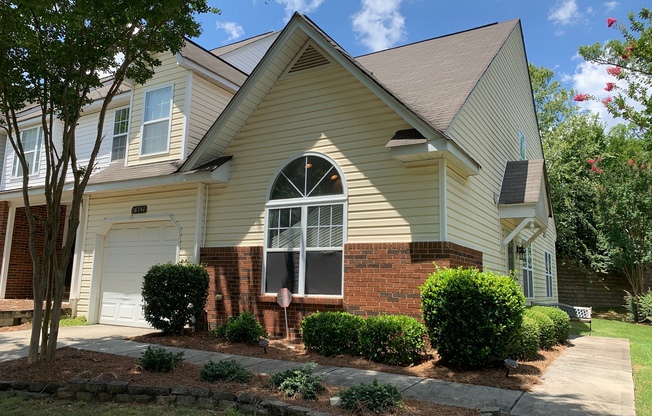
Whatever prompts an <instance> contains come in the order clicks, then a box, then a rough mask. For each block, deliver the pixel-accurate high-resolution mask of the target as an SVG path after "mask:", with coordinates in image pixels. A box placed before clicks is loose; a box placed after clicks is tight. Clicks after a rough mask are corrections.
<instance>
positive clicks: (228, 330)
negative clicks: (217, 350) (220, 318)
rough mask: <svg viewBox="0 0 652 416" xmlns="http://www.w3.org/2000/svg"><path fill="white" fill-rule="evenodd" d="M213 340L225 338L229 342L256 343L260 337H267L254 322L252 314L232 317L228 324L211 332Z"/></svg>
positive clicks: (246, 313) (259, 325) (263, 330)
mask: <svg viewBox="0 0 652 416" xmlns="http://www.w3.org/2000/svg"><path fill="white" fill-rule="evenodd" d="M211 336H212V337H214V338H225V339H226V340H227V341H229V342H250V343H251V342H258V340H259V339H260V338H261V337H267V332H266V331H265V328H263V326H262V325H261V324H259V323H258V322H257V321H256V318H255V317H254V314H253V313H252V312H245V313H241V314H240V315H238V316H232V317H231V318H229V320H228V322H227V323H225V324H222V325H220V326H218V327H217V328H215V329H214V330H212V331H211Z"/></svg>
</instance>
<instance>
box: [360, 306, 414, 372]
mask: <svg viewBox="0 0 652 416" xmlns="http://www.w3.org/2000/svg"><path fill="white" fill-rule="evenodd" d="M426 335H427V331H426V327H425V326H424V325H423V324H422V323H421V322H419V321H417V320H416V319H414V318H411V317H409V316H403V315H380V316H372V317H370V318H368V319H366V322H365V324H364V325H363V326H362V328H361V329H360V338H359V339H360V353H361V354H362V355H363V356H364V357H365V358H367V359H369V360H372V361H376V362H380V363H387V364H390V365H409V364H415V363H417V362H419V361H421V359H422V358H423V354H424V352H425V345H426Z"/></svg>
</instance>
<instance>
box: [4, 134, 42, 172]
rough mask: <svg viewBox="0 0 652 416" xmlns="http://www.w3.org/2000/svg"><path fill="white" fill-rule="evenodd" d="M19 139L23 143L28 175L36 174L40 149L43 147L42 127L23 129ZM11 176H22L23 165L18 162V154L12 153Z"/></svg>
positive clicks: (39, 160) (39, 162)
mask: <svg viewBox="0 0 652 416" xmlns="http://www.w3.org/2000/svg"><path fill="white" fill-rule="evenodd" d="M20 141H21V143H22V145H23V152H24V153H25V159H26V160H27V166H28V170H29V175H36V174H38V172H39V167H40V164H41V149H42V147H43V129H42V128H41V127H34V128H32V129H28V130H23V131H22V132H21V134H20ZM11 176H13V177H19V176H23V167H22V166H21V164H20V160H19V159H18V155H14V165H13V168H12V170H11Z"/></svg>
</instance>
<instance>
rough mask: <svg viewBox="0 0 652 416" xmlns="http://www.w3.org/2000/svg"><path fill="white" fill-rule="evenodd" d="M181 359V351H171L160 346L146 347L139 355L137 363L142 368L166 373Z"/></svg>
mask: <svg viewBox="0 0 652 416" xmlns="http://www.w3.org/2000/svg"><path fill="white" fill-rule="evenodd" d="M181 361H183V351H181V352H178V353H176V354H175V353H173V352H170V351H167V350H165V348H160V347H154V348H152V347H147V349H146V350H145V351H143V353H142V354H141V355H140V359H139V360H138V365H139V366H141V367H142V369H143V370H147V371H154V372H157V373H168V372H170V371H172V370H174V368H175V367H176V366H177V365H179V363H181Z"/></svg>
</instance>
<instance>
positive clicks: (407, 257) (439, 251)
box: [201, 242, 482, 337]
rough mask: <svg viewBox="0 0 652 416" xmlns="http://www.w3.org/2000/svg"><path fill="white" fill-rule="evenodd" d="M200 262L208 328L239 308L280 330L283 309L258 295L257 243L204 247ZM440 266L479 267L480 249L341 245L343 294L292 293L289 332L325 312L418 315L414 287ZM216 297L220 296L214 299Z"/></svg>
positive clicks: (444, 245)
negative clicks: (206, 281) (307, 295)
mask: <svg viewBox="0 0 652 416" xmlns="http://www.w3.org/2000/svg"><path fill="white" fill-rule="evenodd" d="M201 263H202V264H205V265H206V268H207V270H208V272H209V275H210V279H211V280H210V282H211V283H210V288H209V296H208V302H207V305H206V310H207V313H208V321H209V324H210V325H211V327H213V326H215V325H216V324H221V323H224V322H226V320H227V319H228V318H229V317H231V316H233V315H236V314H238V313H240V312H246V311H251V312H253V313H254V314H255V315H256V316H257V318H258V320H259V321H260V322H261V323H262V324H263V326H265V328H266V329H267V331H268V332H269V333H270V335H272V336H282V335H284V333H285V318H284V314H283V309H282V308H281V307H280V306H278V304H277V303H276V297H275V296H262V295H261V294H260V293H261V283H262V266H263V248H262V247H207V248H203V249H202V250H201ZM433 263H436V264H437V265H439V266H442V267H458V266H466V267H469V266H475V267H478V268H482V253H481V252H479V251H476V250H472V249H469V248H466V247H463V246H460V245H457V244H453V243H440V242H424V243H360V244H346V245H345V246H344V296H343V298H341V299H333V298H299V297H294V298H293V300H292V304H291V305H290V306H289V307H288V308H287V313H288V321H289V326H290V332H291V336H293V337H296V336H298V334H299V325H300V323H301V320H302V319H303V317H305V316H307V315H309V314H311V313H313V312H316V311H327V310H343V311H348V312H351V313H353V314H356V315H361V316H370V315H378V314H380V313H383V312H385V313H390V314H406V315H411V316H415V317H419V316H420V302H419V286H420V285H421V284H422V283H423V282H424V281H425V279H426V278H427V277H428V273H430V272H432V271H433ZM216 295H221V296H222V298H221V299H216Z"/></svg>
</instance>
